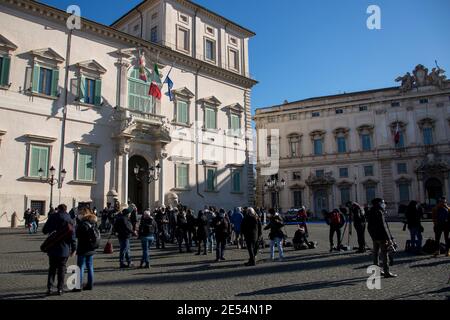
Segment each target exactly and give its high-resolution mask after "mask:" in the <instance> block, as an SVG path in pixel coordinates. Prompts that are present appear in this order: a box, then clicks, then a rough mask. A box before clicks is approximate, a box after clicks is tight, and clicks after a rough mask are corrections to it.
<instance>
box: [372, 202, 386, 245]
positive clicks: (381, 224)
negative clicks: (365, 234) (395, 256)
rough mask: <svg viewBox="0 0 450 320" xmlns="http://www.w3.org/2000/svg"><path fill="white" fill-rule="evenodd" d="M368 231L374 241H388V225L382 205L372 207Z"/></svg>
mask: <svg viewBox="0 0 450 320" xmlns="http://www.w3.org/2000/svg"><path fill="white" fill-rule="evenodd" d="M367 231H369V234H370V236H371V238H372V240H373V241H387V240H390V239H389V233H388V230H387V227H386V221H385V217H384V210H383V209H382V208H380V207H372V208H370V210H369V213H368V215H367Z"/></svg>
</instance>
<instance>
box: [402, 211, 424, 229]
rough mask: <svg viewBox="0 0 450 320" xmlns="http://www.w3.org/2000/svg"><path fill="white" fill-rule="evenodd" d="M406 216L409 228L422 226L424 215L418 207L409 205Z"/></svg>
mask: <svg viewBox="0 0 450 320" xmlns="http://www.w3.org/2000/svg"><path fill="white" fill-rule="evenodd" d="M405 216H406V224H407V225H408V228H409V229H412V228H419V227H420V226H421V223H420V220H421V217H422V212H421V211H420V210H419V209H417V208H416V207H415V208H410V207H408V209H407V210H406V213H405Z"/></svg>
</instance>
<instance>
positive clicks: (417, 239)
mask: <svg viewBox="0 0 450 320" xmlns="http://www.w3.org/2000/svg"><path fill="white" fill-rule="evenodd" d="M409 233H410V234H411V249H412V250H415V251H419V250H420V249H422V233H421V232H420V227H416V228H410V229H409Z"/></svg>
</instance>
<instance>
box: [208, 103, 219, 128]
mask: <svg viewBox="0 0 450 320" xmlns="http://www.w3.org/2000/svg"><path fill="white" fill-rule="evenodd" d="M216 115H217V112H216V110H215V109H213V108H205V128H206V129H217V121H216Z"/></svg>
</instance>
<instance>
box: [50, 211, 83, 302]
mask: <svg viewBox="0 0 450 320" xmlns="http://www.w3.org/2000/svg"><path fill="white" fill-rule="evenodd" d="M42 231H43V233H44V234H51V233H53V232H57V233H66V234H64V236H62V237H61V238H60V240H59V241H58V242H55V243H54V244H53V245H52V246H51V247H50V248H49V249H48V251H47V254H48V258H49V265H50V267H49V269H48V281H47V295H51V294H52V289H53V286H54V282H55V276H56V274H58V285H57V288H58V295H62V294H63V287H64V276H65V274H66V264H67V260H68V259H69V256H71V257H72V256H73V255H74V254H75V250H76V238H75V232H74V228H73V224H72V220H71V219H70V215H69V214H68V213H67V207H66V205H64V204H60V205H59V206H58V211H57V212H56V213H55V214H52V215H51V216H49V218H48V220H47V222H46V223H45V225H44V228H43V230H42Z"/></svg>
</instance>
